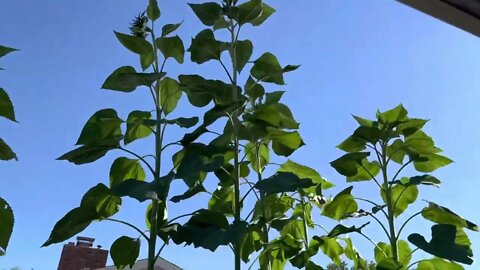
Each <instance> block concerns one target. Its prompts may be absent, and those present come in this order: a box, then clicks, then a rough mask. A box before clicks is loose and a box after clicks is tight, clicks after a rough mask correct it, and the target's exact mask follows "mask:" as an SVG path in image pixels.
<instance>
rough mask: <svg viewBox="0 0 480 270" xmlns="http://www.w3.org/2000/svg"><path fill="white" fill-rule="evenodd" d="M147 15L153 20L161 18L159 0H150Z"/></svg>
mask: <svg viewBox="0 0 480 270" xmlns="http://www.w3.org/2000/svg"><path fill="white" fill-rule="evenodd" d="M147 16H148V18H149V19H150V20H152V21H155V20H156V19H158V18H160V9H159V8H158V3H157V0H149V1H148V7H147Z"/></svg>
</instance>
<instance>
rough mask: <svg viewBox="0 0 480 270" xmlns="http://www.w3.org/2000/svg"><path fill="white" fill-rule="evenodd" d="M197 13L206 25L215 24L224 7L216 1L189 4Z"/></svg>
mask: <svg viewBox="0 0 480 270" xmlns="http://www.w3.org/2000/svg"><path fill="white" fill-rule="evenodd" d="M188 5H189V6H190V8H192V10H193V12H195V15H197V17H198V18H199V19H200V21H202V23H203V24H204V25H206V26H213V25H214V24H215V23H216V22H217V21H218V20H219V19H220V18H221V15H222V7H221V6H220V5H219V4H217V3H214V2H209V3H203V4H188Z"/></svg>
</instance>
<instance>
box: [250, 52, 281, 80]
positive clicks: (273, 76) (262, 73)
mask: <svg viewBox="0 0 480 270" xmlns="http://www.w3.org/2000/svg"><path fill="white" fill-rule="evenodd" d="M250 74H251V75H252V76H253V77H254V78H255V79H257V80H260V81H263V82H270V83H275V84H279V85H284V84H285V82H284V80H283V70H282V67H281V66H280V63H279V62H278V60H277V58H276V57H275V56H274V55H273V54H271V53H264V54H263V55H262V56H260V58H258V59H257V60H255V62H254V65H253V67H252V69H251V70H250Z"/></svg>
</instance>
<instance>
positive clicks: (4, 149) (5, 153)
mask: <svg viewBox="0 0 480 270" xmlns="http://www.w3.org/2000/svg"><path fill="white" fill-rule="evenodd" d="M12 159H15V160H18V158H17V155H16V154H15V152H13V150H12V148H10V146H8V144H7V143H6V142H5V141H4V140H3V139H1V138H0V160H12Z"/></svg>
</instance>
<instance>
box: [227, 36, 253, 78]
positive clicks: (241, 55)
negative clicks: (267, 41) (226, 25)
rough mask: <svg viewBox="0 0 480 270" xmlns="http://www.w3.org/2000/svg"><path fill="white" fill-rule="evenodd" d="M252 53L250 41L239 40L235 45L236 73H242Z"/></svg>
mask: <svg viewBox="0 0 480 270" xmlns="http://www.w3.org/2000/svg"><path fill="white" fill-rule="evenodd" d="M230 52H231V51H230ZM252 53H253V44H252V42H251V41H250V40H239V41H237V44H236V51H235V64H236V67H237V69H238V72H239V73H240V72H242V70H243V68H244V67H245V65H246V64H247V62H248V61H249V60H250V57H251V56H252Z"/></svg>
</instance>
